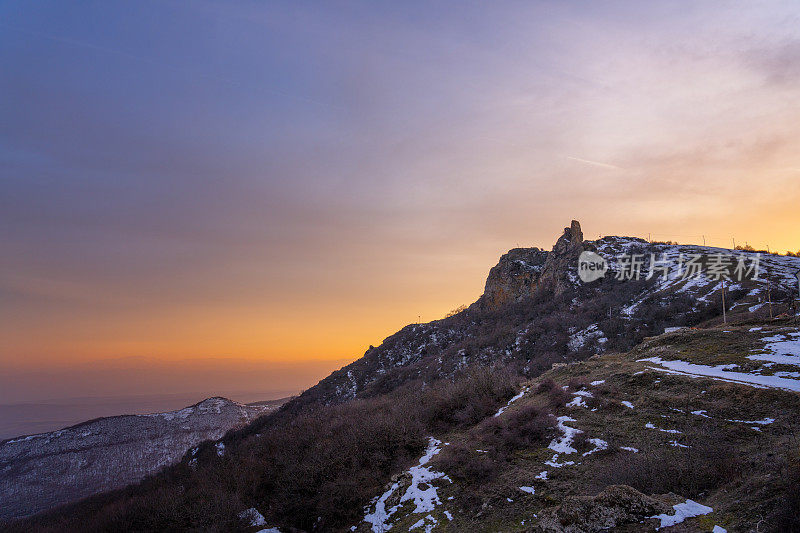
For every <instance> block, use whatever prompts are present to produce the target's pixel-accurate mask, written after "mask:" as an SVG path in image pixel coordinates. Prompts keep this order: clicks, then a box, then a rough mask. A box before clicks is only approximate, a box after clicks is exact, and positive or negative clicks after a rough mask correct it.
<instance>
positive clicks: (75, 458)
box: [0, 398, 281, 518]
mask: <svg viewBox="0 0 800 533" xmlns="http://www.w3.org/2000/svg"><path fill="white" fill-rule="evenodd" d="M280 403H281V402H273V403H272V404H269V403H267V404H261V405H242V404H239V403H236V402H233V401H231V400H228V399H226V398H209V399H207V400H203V401H202V402H200V403H198V404H195V405H192V406H190V407H186V408H184V409H180V410H178V411H171V412H168V413H158V414H149V415H123V416H113V417H107V418H98V419H95V420H90V421H88V422H83V423H82V424H78V425H75V426H71V427H68V428H64V429H61V430H59V431H53V432H50V433H41V434H38V435H28V436H25V437H18V438H14V439H8V440H5V441H2V442H0V502H1V503H0V518H13V517H19V516H26V515H30V514H33V513H36V512H38V511H41V510H43V509H48V508H51V507H53V506H55V505H58V504H62V503H67V502H70V501H74V500H77V499H79V498H82V497H85V496H88V495H90V494H95V493H97V492H102V491H105V490H109V489H115V488H118V487H123V486H125V485H128V484H130V483H134V482H136V481H139V480H140V479H142V478H143V477H145V476H146V475H149V474H153V473H155V472H157V471H158V470H160V469H161V468H162V467H164V466H167V465H170V464H172V463H174V462H175V461H177V460H178V459H180V458H181V457H182V456H183V455H184V453H185V452H186V450H187V449H189V448H190V447H192V446H195V445H197V444H198V443H200V442H202V441H204V440H216V439H218V438H220V437H221V436H222V435H224V434H225V432H227V431H228V430H230V429H233V428H237V427H240V426H242V425H244V424H246V423H248V422H250V421H252V420H253V419H255V418H256V417H258V416H261V415H263V414H266V413H268V412H270V411H272V410H274V409H276V408H277V407H278V406H279V405H280Z"/></svg>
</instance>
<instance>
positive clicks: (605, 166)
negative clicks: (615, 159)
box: [567, 155, 624, 170]
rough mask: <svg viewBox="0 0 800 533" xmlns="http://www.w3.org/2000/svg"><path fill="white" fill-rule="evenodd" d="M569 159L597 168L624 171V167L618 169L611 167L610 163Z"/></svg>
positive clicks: (576, 158) (575, 158)
mask: <svg viewBox="0 0 800 533" xmlns="http://www.w3.org/2000/svg"><path fill="white" fill-rule="evenodd" d="M567 159H571V160H573V161H578V162H580V163H586V164H587V165H593V166H595V167H602V168H613V169H614V170H624V169H623V168H622V167H618V166H616V165H610V164H608V163H600V162H599V161H590V160H589V159H581V158H580V157H572V156H570V155H568V156H567Z"/></svg>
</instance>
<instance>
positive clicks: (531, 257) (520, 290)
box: [479, 248, 548, 309]
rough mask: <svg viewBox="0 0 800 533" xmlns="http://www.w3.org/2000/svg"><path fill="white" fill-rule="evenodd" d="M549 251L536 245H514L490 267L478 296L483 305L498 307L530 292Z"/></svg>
mask: <svg viewBox="0 0 800 533" xmlns="http://www.w3.org/2000/svg"><path fill="white" fill-rule="evenodd" d="M547 256H548V252H546V251H544V250H540V249H539V248H514V249H512V250H509V252H508V253H506V254H505V255H503V256H502V257H501V258H500V261H499V262H498V263H497V265H495V266H494V267H492V269H491V270H490V271H489V277H488V278H486V287H485V289H484V292H483V296H481V299H480V300H479V305H480V306H481V308H482V309H497V308H499V307H502V306H503V305H505V304H507V303H510V302H513V301H516V300H519V299H520V298H522V297H524V296H530V295H531V294H533V291H534V290H535V289H536V287H537V286H538V284H539V278H540V277H541V275H542V271H543V269H544V264H545V261H546V260H547Z"/></svg>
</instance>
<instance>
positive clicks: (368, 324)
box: [0, 0, 800, 402]
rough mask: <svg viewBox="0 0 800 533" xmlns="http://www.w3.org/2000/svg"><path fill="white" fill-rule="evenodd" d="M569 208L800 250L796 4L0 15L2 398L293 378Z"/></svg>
mask: <svg viewBox="0 0 800 533" xmlns="http://www.w3.org/2000/svg"><path fill="white" fill-rule="evenodd" d="M573 218H575V219H578V220H580V221H581V223H582V225H583V229H584V233H585V236H586V237H587V238H596V237H598V236H599V235H601V234H602V235H607V234H608V235H610V234H624V235H638V236H647V235H648V233H650V234H652V236H653V238H657V239H662V240H666V239H670V240H677V241H681V242H700V241H701V235H705V236H706V239H707V240H708V242H709V243H710V244H714V245H719V246H730V243H731V239H732V238H735V239H736V242H737V243H744V242H749V243H750V244H753V245H756V246H759V247H766V246H767V245H769V246H770V248H771V249H773V250H776V249H777V250H781V251H784V250H787V249H791V250H797V249H798V248H800V5H798V3H797V1H796V0H787V1H785V2H778V1H776V2H768V1H757V2H734V1H730V2H721V1H706V2H695V1H691V2H689V1H687V2H678V1H675V2H659V3H658V4H657V5H654V3H653V2H641V1H629V2H593V1H585V2H584V1H571V2H551V1H546V2H491V3H478V2H470V3H467V2H432V3H422V2H202V1H192V2H172V1H153V2H146V1H138V0H137V1H135V2H85V3H81V4H80V5H78V4H75V3H67V2H29V1H5V2H2V3H0V251H1V252H2V253H0V402H15V401H23V400H31V399H37V398H38V399H41V398H54V397H67V396H85V395H96V394H98V395H99V394H106V395H110V394H114V393H119V394H137V393H143V394H144V393H152V392H158V391H160V390H164V389H165V388H169V389H170V390H175V391H181V392H184V391H197V390H203V391H209V392H210V393H213V392H215V391H217V390H248V391H251V390H257V389H258V390H260V389H263V390H265V391H285V390H299V389H301V388H303V387H306V386H308V385H311V384H313V383H315V382H316V381H317V380H318V379H320V378H321V377H323V376H324V375H326V374H327V373H328V372H330V371H331V370H333V369H335V368H338V367H339V366H341V365H342V364H344V363H345V362H347V361H350V360H353V359H356V358H357V357H359V356H360V355H361V354H362V353H363V352H364V350H365V349H366V348H367V347H368V346H369V345H370V344H375V345H377V344H379V343H380V342H381V340H382V339H383V338H384V337H386V336H387V335H389V334H391V333H393V332H394V331H396V330H397V329H399V328H400V327H402V326H404V325H405V324H408V323H410V322H415V321H417V319H418V317H421V319H422V320H423V321H428V320H432V319H435V318H440V317H442V316H443V315H444V314H445V313H446V312H447V311H448V310H450V309H452V308H454V307H457V306H458V305H460V304H466V303H470V302H472V301H474V300H475V299H476V298H477V297H478V296H479V295H480V293H481V292H482V289H483V283H484V281H485V277H486V274H487V272H488V270H489V268H490V267H491V266H493V265H494V264H495V263H496V262H497V259H498V258H499V256H500V255H501V254H502V253H503V252H505V251H506V250H508V249H509V248H512V247H515V246H540V247H546V248H550V247H551V246H552V245H553V243H554V242H555V239H556V238H557V237H558V235H559V234H560V233H561V230H562V228H563V227H564V226H565V225H568V224H569V221H570V220H571V219H573ZM189 368H191V370H189ZM133 375H136V376H139V377H137V378H136V379H132V378H131V377H130V376H133ZM126 376H127V377H126ZM237 387H238V389H237Z"/></svg>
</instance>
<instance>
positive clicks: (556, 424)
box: [6, 221, 800, 533]
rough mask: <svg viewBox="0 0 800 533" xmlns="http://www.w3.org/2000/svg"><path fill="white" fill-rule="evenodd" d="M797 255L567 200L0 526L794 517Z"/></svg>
mask: <svg viewBox="0 0 800 533" xmlns="http://www.w3.org/2000/svg"><path fill="white" fill-rule="evenodd" d="M587 258H589V259H587ZM587 260H588V261H591V262H593V264H594V265H595V267H598V268H600V269H601V270H602V271H604V272H605V275H604V276H602V277H599V279H589V280H587V281H585V280H584V278H586V271H585V270H584V269H583V267H581V266H579V264H583V265H585V264H586V261H587ZM581 261H583V262H582V263H581ZM723 263H730V264H728V265H727V266H728V267H730V270H726V271H725V272H723V273H727V274H728V275H730V276H729V277H731V278H732V279H726V280H724V281H723V280H722V279H716V278H715V276H714V273H715V272H716V273H720V272H722V271H721V270H720V266H721V265H722V264H723ZM755 264H758V266H759V269H754V268H752V267H753V266H754V265H755ZM741 265H744V266H745V267H748V269H749V272H748V273H747V274H748V275H747V276H745V277H744V278H743V279H737V276H735V275H734V272H733V271H734V270H735V269H736V268H737V267H738V266H741ZM695 268H697V269H698V271H699V273H700V275H684V273H686V274H689V273H693V274H697V273H698V271H695V270H694V269H695ZM798 270H800V259H797V258H792V257H784V256H778V255H774V254H768V253H761V254H759V253H757V252H754V251H745V250H735V251H734V250H724V249H719V248H709V247H702V246H693V245H678V244H674V243H651V242H647V241H645V240H642V239H636V238H628V237H604V238H602V239H598V240H594V241H591V240H584V239H583V233H582V230H581V227H580V224H579V223H577V222H576V221H573V222H572V223H571V224H570V226H569V227H567V228H565V229H564V232H563V234H562V235H561V236H560V237H559V238H558V240H557V241H556V243H555V245H554V246H553V248H552V249H551V250H541V249H538V248H517V249H514V250H511V251H509V252H508V253H506V254H504V255H503V256H502V257H501V258H500V261H499V263H498V264H497V265H496V266H495V267H493V268H492V269H491V270H490V272H489V275H488V278H487V281H486V288H485V290H484V293H483V295H482V296H481V297H480V298H479V299H478V300H477V301H476V302H475V303H473V304H472V305H471V306H469V307H468V308H466V309H464V310H463V311H461V312H459V313H457V314H455V315H453V316H449V317H446V318H444V319H441V320H436V321H433V322H430V323H427V324H412V325H409V326H407V327H405V328H403V329H402V330H400V331H399V332H397V333H396V334H394V335H392V336H390V337H388V338H387V339H386V340H385V341H384V342H383V343H382V344H381V345H380V346H378V347H370V349H369V350H367V352H366V353H365V354H364V356H363V357H361V358H360V359H359V360H357V361H355V362H353V363H351V364H350V365H347V366H346V367H344V368H342V369H341V370H338V371H336V372H334V373H332V374H331V375H330V376H328V377H327V378H325V379H323V380H322V381H321V382H320V383H318V384H317V385H316V386H314V387H311V388H310V389H308V390H307V391H305V392H304V393H303V394H302V395H300V396H299V397H297V398H295V399H293V400H291V401H289V402H287V403H286V404H285V405H283V406H282V407H281V408H280V409H279V410H278V411H276V412H275V413H273V414H271V415H269V416H266V417H261V418H259V419H257V420H254V421H253V422H251V423H249V424H247V425H245V426H243V427H242V428H240V429H236V430H233V431H230V432H228V433H226V434H225V435H224V436H222V438H221V439H219V441H217V442H205V443H203V444H201V445H199V446H197V447H195V448H192V449H191V450H190V451H189V452H187V453H186V454H185V455H184V456H183V458H182V459H181V461H180V462H178V463H176V464H175V465H173V466H170V467H168V468H166V469H164V470H163V471H162V472H160V473H159V474H157V475H155V476H152V477H150V478H148V479H147V480H145V481H144V482H142V483H139V484H136V485H131V486H128V487H126V488H124V489H121V490H117V491H113V492H109V493H106V494H103V495H100V496H96V497H94V498H90V499H88V500H86V501H84V502H79V503H77V504H73V505H68V506H65V507H62V508H58V509H55V510H52V511H49V512H46V513H42V514H39V515H37V516H35V517H32V518H30V519H27V520H24V521H20V522H16V523H13V524H7V525H6V527H7V528H8V529H10V530H12V531H32V530H34V531H35V530H48V529H51V528H55V529H68V530H86V531H91V530H162V529H170V530H185V529H203V530H212V531H256V530H260V529H261V528H263V527H265V526H273V527H274V528H276V529H273V531H274V530H279V531H284V532H287V531H373V532H382V531H387V530H389V529H391V530H392V531H414V532H416V531H570V532H575V533H578V532H594V531H603V530H609V529H614V530H618V531H652V530H654V529H655V528H657V527H674V528H676V529H673V530H674V531H711V530H712V529H714V530H715V531H721V530H724V529H726V528H730V530H732V531H740V530H756V529H758V530H761V531H797V530H800V523H798V521H797V517H798V516H800V498H798V497H797V491H796V488H795V487H796V485H797V483H800V457H798V453H797V452H798V451H797V447H796V443H795V441H794V440H793V439H794V435H795V434H796V428H795V427H794V425H795V422H794V421H795V420H796V413H797V412H798V409H800V397H799V396H798V392H797V391H798V389H799V387H798V386H797V384H798V383H800V348H798V346H799V345H798V342H800V340H799V339H800V329H799V328H798V326H797V324H796V316H792V314H793V308H792V304H791V303H790V302H791V300H792V298H793V297H794V295H795V294H796V290H797V279H796V277H795V272H796V271H798ZM637 271H640V272H641V274H642V275H641V276H636V275H634V274H635V273H636V272H637ZM651 273H652V275H651ZM790 312H792V313H791V314H790ZM772 316H774V317H776V318H772ZM715 528H716V529H715Z"/></svg>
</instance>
